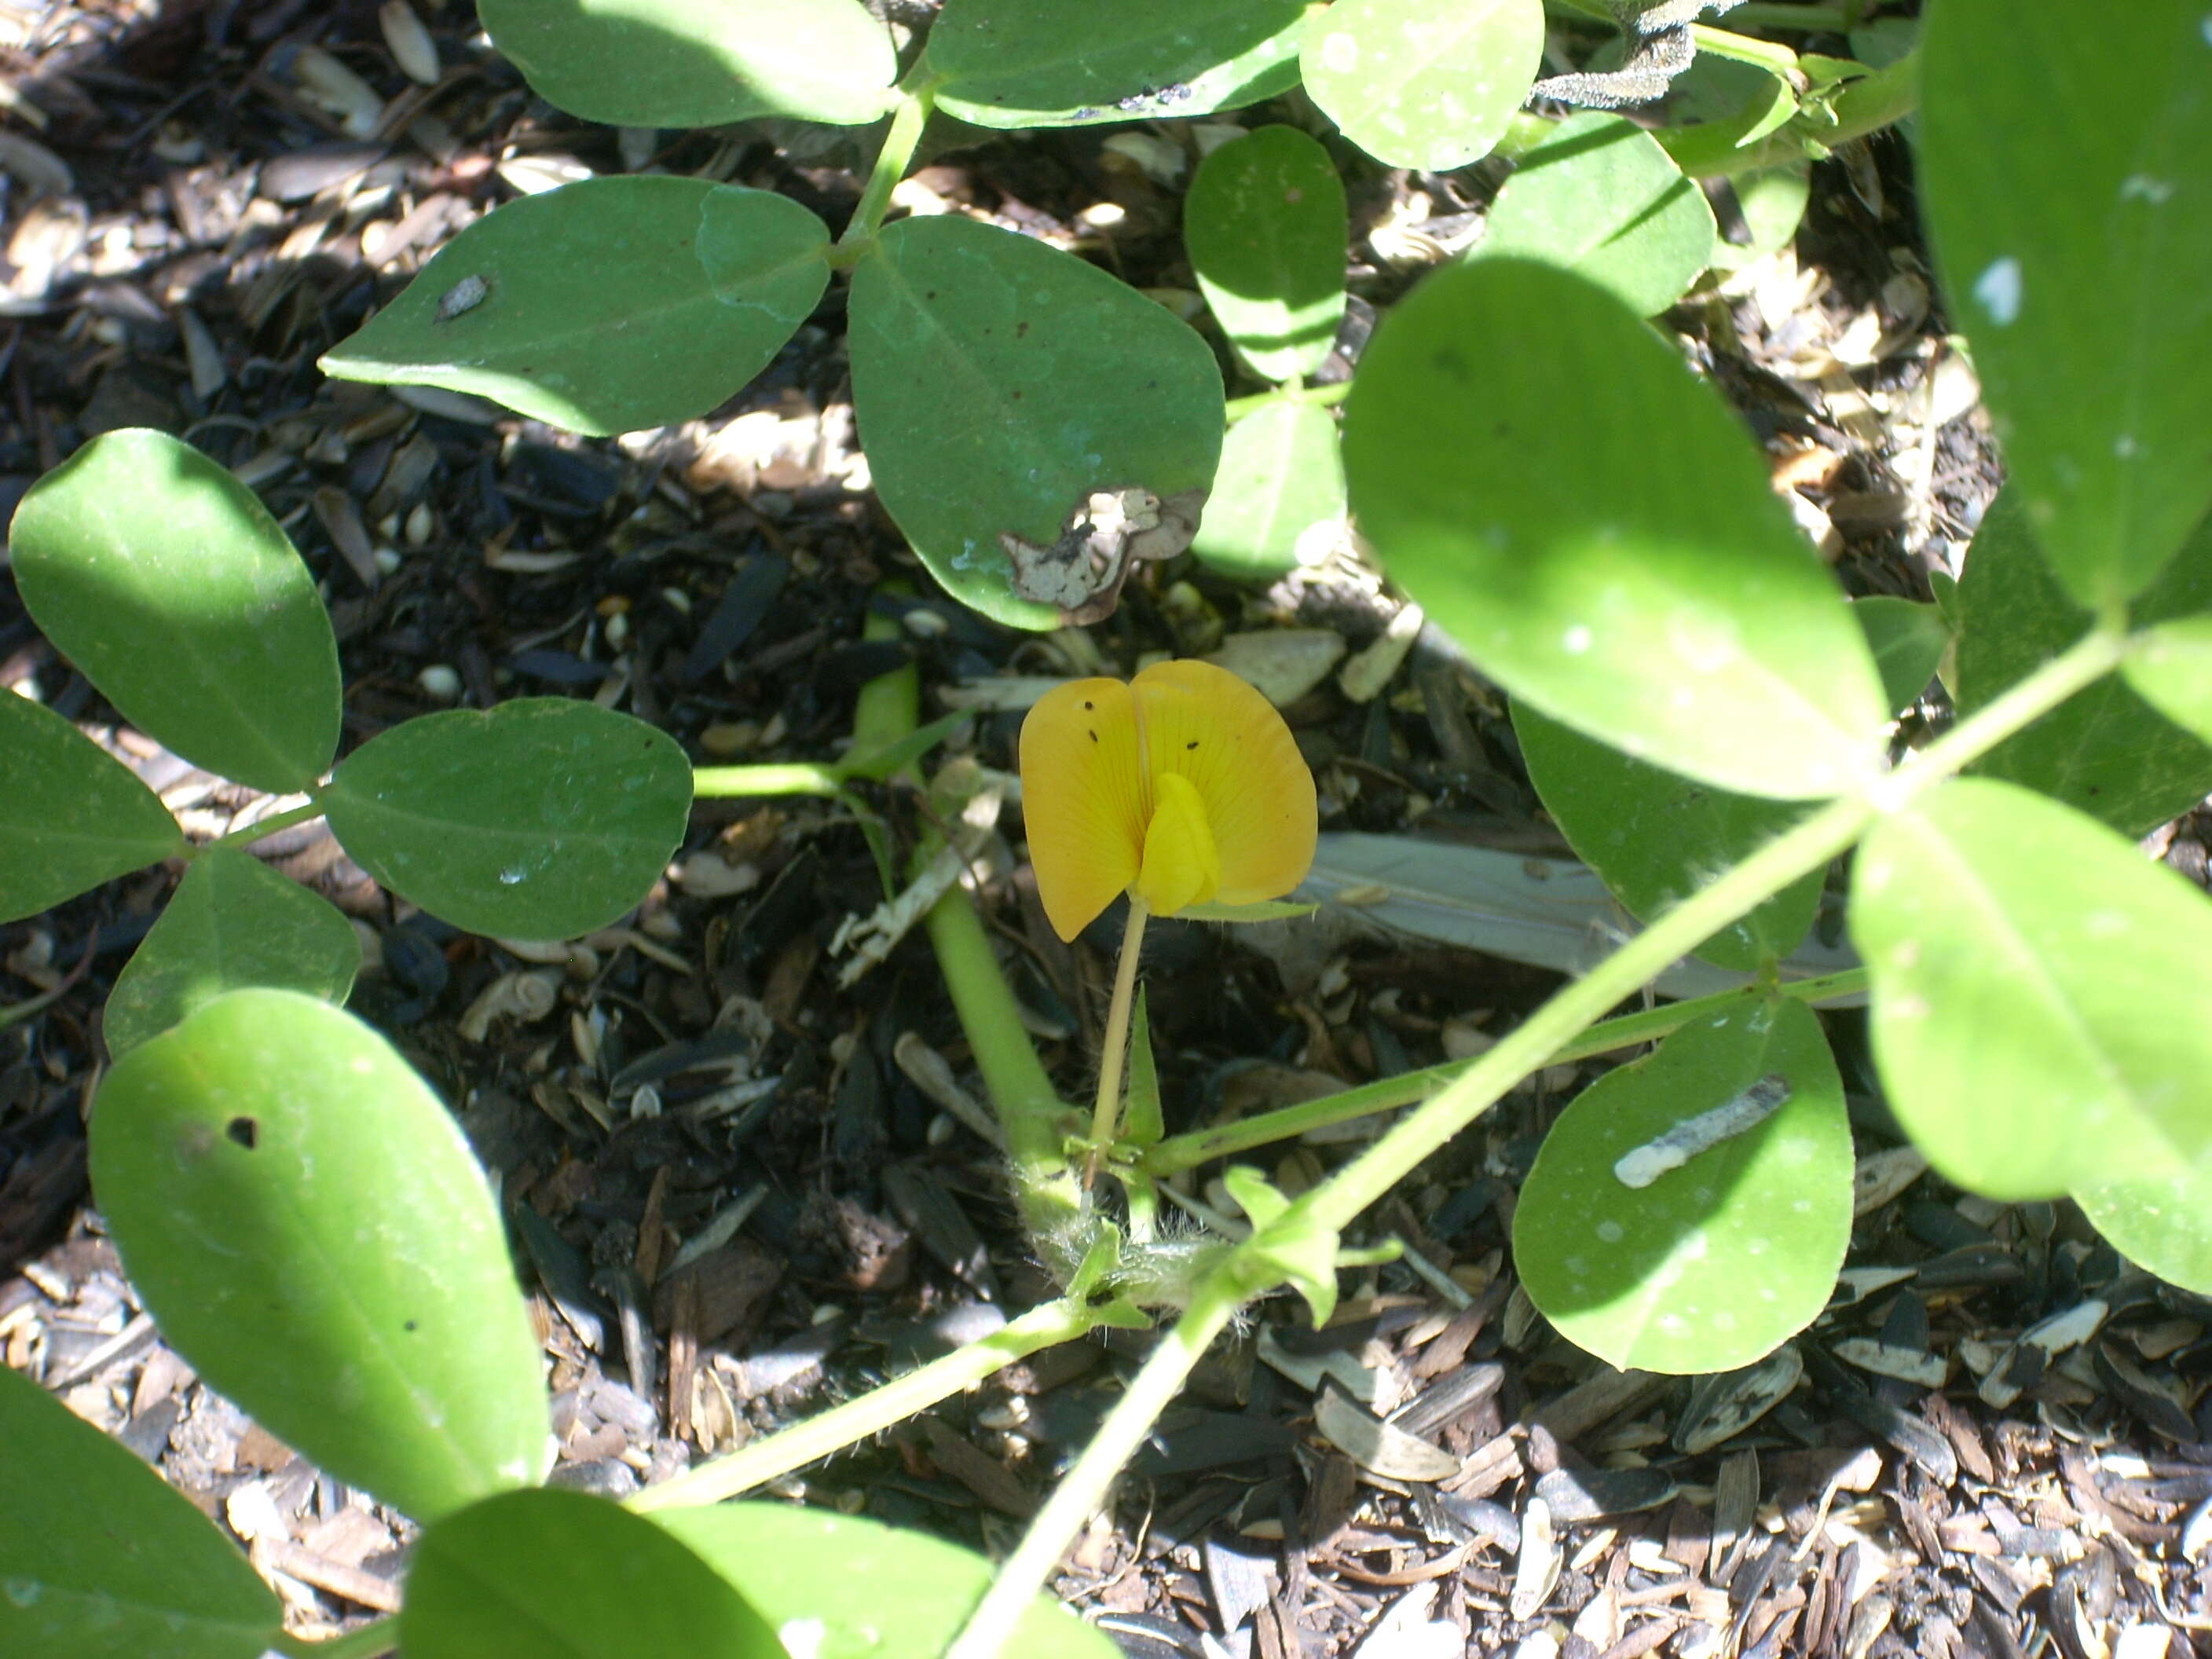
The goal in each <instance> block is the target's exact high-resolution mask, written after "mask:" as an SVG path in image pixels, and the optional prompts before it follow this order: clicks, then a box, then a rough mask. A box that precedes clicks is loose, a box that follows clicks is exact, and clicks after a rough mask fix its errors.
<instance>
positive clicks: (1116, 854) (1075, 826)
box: [1021, 679, 1150, 939]
mask: <svg viewBox="0 0 2212 1659" xmlns="http://www.w3.org/2000/svg"><path fill="white" fill-rule="evenodd" d="M1021 768H1022V817H1023V820H1024V823H1026V824H1027V826H1028V831H1029V842H1030V863H1031V864H1032V865H1034V866H1036V882H1037V896H1038V897H1039V898H1040V899H1042V901H1043V902H1044V913H1045V915H1046V917H1047V919H1048V920H1049V921H1051V923H1052V927H1053V931H1054V933H1058V934H1059V935H1060V938H1062V939H1073V938H1074V937H1075V936H1076V934H1078V933H1081V932H1082V931H1083V929H1084V928H1085V927H1087V926H1089V925H1090V923H1091V921H1092V920H1093V919H1094V918H1096V917H1097V915H1098V913H1099V912H1100V911H1102V910H1103V909H1104V908H1106V907H1107V906H1108V905H1109V904H1111V903H1112V902H1114V899H1115V896H1116V895H1117V894H1120V893H1121V892H1124V891H1126V890H1127V888H1128V887H1129V885H1130V884H1131V883H1133V882H1134V881H1135V880H1136V879H1137V872H1138V871H1139V868H1140V867H1141V866H1142V864H1143V860H1144V848H1145V823H1146V817H1148V815H1149V807H1150V803H1149V802H1148V800H1147V799H1146V788H1145V782H1144V777H1143V774H1142V771H1141V769H1140V768H1139V765H1138V759H1137V727H1136V720H1135V714H1134V705H1133V702H1132V699H1131V697H1130V695H1129V688H1128V687H1127V685H1125V684H1122V682H1121V681H1120V680H1109V679H1095V680H1070V681H1068V682H1067V683H1066V684H1064V685H1057V686H1054V688H1053V689H1052V690H1049V691H1048V692H1046V693H1045V694H1044V696H1042V697H1040V698H1038V699H1037V701H1036V706H1035V707H1034V708H1031V709H1030V712H1029V717H1028V718H1027V719H1026V720H1024V721H1023V722H1022V742H1021Z"/></svg>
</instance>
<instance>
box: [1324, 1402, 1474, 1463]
mask: <svg viewBox="0 0 2212 1659" xmlns="http://www.w3.org/2000/svg"><path fill="white" fill-rule="evenodd" d="M1314 1427H1315V1428H1316V1429H1318V1430H1319V1431H1321V1435H1322V1438H1323V1439H1324V1440H1326V1441H1328V1443H1329V1444H1331V1445H1332V1446H1334V1447H1335V1448H1336V1449H1338V1450H1339V1451H1341V1452H1343V1453H1344V1454H1345V1455H1346V1456H1348V1457H1350V1458H1351V1459H1352V1462H1355V1463H1357V1464H1358V1465H1359V1467H1360V1468H1363V1469H1365V1470H1366V1471H1367V1472H1368V1473H1369V1474H1379V1475H1382V1476H1383V1477H1384V1478H1385V1479H1388V1480H1443V1479H1445V1478H1446V1477H1448V1476H1450V1475H1455V1474H1458V1473H1459V1470H1460V1460H1459V1459H1458V1458H1456V1457H1454V1456H1453V1455H1451V1454H1450V1453H1449V1452H1448V1451H1446V1450H1444V1449H1443V1447H1441V1446H1439V1445H1437V1444H1436V1443H1435V1442H1433V1441H1430V1440H1424V1439H1422V1438H1421V1437H1420V1436H1419V1435H1417V1434H1409V1433H1407V1431H1405V1430H1403V1429H1401V1428H1399V1427H1397V1426H1396V1425H1395V1424H1390V1423H1385V1422H1383V1420H1382V1419H1379V1418H1377V1417H1376V1416H1375V1415H1374V1414H1373V1413H1370V1412H1367V1411H1364V1410H1363V1409H1361V1407H1359V1405H1358V1403H1357V1402H1356V1401H1353V1400H1352V1399H1351V1398H1350V1397H1349V1396H1348V1395H1346V1394H1344V1393H1343V1392H1342V1391H1341V1390H1340V1389H1334V1388H1324V1389H1322V1392H1321V1394H1320V1395H1319V1397H1318V1398H1316V1400H1315V1401H1314Z"/></svg>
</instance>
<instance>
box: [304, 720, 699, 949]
mask: <svg viewBox="0 0 2212 1659" xmlns="http://www.w3.org/2000/svg"><path fill="white" fill-rule="evenodd" d="M322 799H323V805H324V807H325V810H326V811H328V812H329V814H330V820H331V829H332V830H333V831H334V832H335V833H336V834H337V838H338V839H339V840H340V841H341V842H344V843H345V849H346V851H347V852H349V853H350V854H352V855H353V856H354V857H355V858H356V860H359V861H360V864H361V866H362V869H364V870H366V871H368V873H369V874H370V875H372V876H374V877H375V878H376V879H377V880H378V881H380V882H381V883H383V884H384V885H385V886H386V887H388V888H390V889H391V890H392V891H393V892H395V893H398V895H400V896H401V897H403V898H405V899H408V900H410V901H411V902H414V903H416V904H419V905H421V906H422V908H424V909H426V910H428V911H429V912H431V913H432V914H433V915H436V916H439V917H441V918H442V919H443V920H445V921H449V922H451V923H453V926H454V927H465V928H466V929H468V930H469V931H470V932H471V933H489V934H495V935H497V936H499V937H501V938H504V939H573V938H574V937H575V936H576V935H578V934H579V933H590V932H591V931H592V929H593V928H595V927H605V926H606V925H607V924H608V923H609V922H611V921H614V920H615V919H616V918H617V917H618V916H620V915H623V912H625V911H626V910H628V909H629V908H630V907H631V906H633V905H635V903H637V902H638V901H639V900H640V899H642V898H643V897H644V896H646V893H647V891H648V890H650V889H651V888H652V886H653V883H654V881H656V880H657V879H659V876H660V872H661V870H662V868H663V866H665V865H666V864H667V862H668V860H669V857H670V855H671V854H673V853H674V852H675V851H676V846H677V843H678V842H679V841H681V840H682V839H683V837H684V823H685V820H686V819H687V818H688V817H689V816H690V808H691V769H690V765H689V764H688V763H686V762H685V761H684V751H683V750H681V749H679V748H678V747H677V744H676V741H675V739H674V738H671V737H669V736H668V734H667V733H666V732H660V731H657V730H655V729H654V728H653V727H652V726H647V725H646V724H645V722H644V721H642V720H632V719H631V718H630V717H629V715H627V714H615V713H614V712H612V711H611V710H610V709H605V708H599V707H598V706H597V705H595V704H592V703H588V702H572V701H570V700H568V699H566V698H562V697H522V698H518V699H516V700H515V701H514V702H503V703H501V704H500V705H499V706H498V707H497V708H493V709H490V710H489V711H486V712H481V713H479V712H477V711H476V710H474V709H465V708H456V709H452V710H449V711H447V713H445V714H427V715H425V716H423V717H422V719H420V720H409V721H407V722H406V723H405V724H404V725H401V726H392V728H390V729H389V730H388V731H386V732H380V733H379V734H378V735H377V736H375V737H374V738H370V739H369V740H368V742H367V743H365V744H362V746H361V747H360V748H359V749H357V750H355V751H354V752H353V753H352V754H350V755H349V756H347V757H346V758H345V760H344V762H343V763H342V764H341V765H340V766H339V767H338V769H337V771H336V772H335V773H333V774H332V775H331V781H330V785H329V787H327V788H326V789H325V791H324V792H323V797H322Z"/></svg>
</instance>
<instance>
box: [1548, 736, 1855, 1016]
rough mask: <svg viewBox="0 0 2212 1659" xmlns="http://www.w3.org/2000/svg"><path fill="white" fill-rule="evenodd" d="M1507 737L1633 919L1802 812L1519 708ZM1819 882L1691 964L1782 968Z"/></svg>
mask: <svg viewBox="0 0 2212 1659" xmlns="http://www.w3.org/2000/svg"><path fill="white" fill-rule="evenodd" d="M1513 731H1514V735H1515V736H1516V737H1517V738H1520V740H1521V755H1522V759H1523V760H1525V761H1526V762H1527V763H1528V778H1529V781H1530V782H1532V783H1534V785H1535V786H1536V793H1537V794H1538V795H1540V796H1541V797H1542V799H1543V802H1544V806H1545V809H1546V810H1547V811H1549V812H1550V813H1551V815H1552V816H1553V817H1554V818H1556V819H1557V820H1558V821H1559V828H1560V829H1561V830H1562V831H1563V832H1564V833H1565V836H1566V838H1567V843H1568V845H1570V846H1571V847H1572V848H1574V849H1575V854H1576V855H1577V857H1578V858H1580V859H1581V860H1582V861H1583V863H1584V864H1587V865H1589V866H1590V868H1591V869H1593V870H1595V871H1596V872H1598V874H1599V875H1600V876H1601V878H1603V879H1604V881H1605V884H1606V886H1607V888H1609V889H1610V890H1612V892H1613V896H1615V897H1616V898H1618V899H1619V900H1620V902H1621V903H1622V904H1624V905H1626V907H1627V908H1628V910H1629V913H1630V914H1631V915H1634V916H1635V917H1636V918H1637V919H1638V920H1639V921H1652V920H1654V919H1655V918H1656V917H1657V916H1659V915H1662V914H1663V913H1664V912H1666V911H1668V910H1670V909H1672V908H1674V906H1675V905H1676V904H1678V903H1680V902H1681V901H1682V900H1684V899H1686V898H1687V897H1689V896H1690V895H1691V894H1692V893H1694V892H1695V891H1697V890H1698V889H1699V888H1700V887H1703V886H1705V884H1707V883H1708V882H1710V881H1711V880H1712V878H1714V877H1715V876H1717V875H1718V874H1720V873H1721V872H1723V870H1725V869H1727V868H1728V867H1729V866H1730V865H1732V864H1735V863H1736V862H1737V861H1738V860H1741V859H1743V858H1744V857H1746V856H1747V855H1748V854H1751V853H1753V852H1754V851H1756V850H1757V849H1758V848H1759V847H1761V846H1763V845H1765V843H1766V842H1769V841H1771V840H1772V839H1773V838H1774V837H1775V836H1778V835H1780V834H1781V833H1782V832H1783V831H1784V829H1789V828H1790V825H1791V824H1793V823H1796V821H1797V820H1798V819H1799V818H1801V817H1803V816H1804V810H1803V809H1802V807H1798V806H1793V805H1788V804H1786V803H1784V802H1781V801H1773V800H1765V799H1760V798H1759V797H1758V796H1755V795H1738V794H1733V793H1729V791H1727V790H1724V789H1715V788H1713V787H1711V786H1710V785H1707V784H1703V783H1699V782H1697V781H1695V780H1693V779H1690V778H1686V777H1682V776H1680V775H1679V774H1676V773H1673V772H1667V771H1662V770H1661V769H1659V768H1658V767H1656V766H1647V765H1645V764H1644V763H1643V762H1642V761H1638V760H1632V759H1631V758H1629V757H1627V756H1626V755H1624V754H1622V753H1621V752H1620V750H1618V749H1613V748H1610V747H1608V746H1607V745H1606V744H1601V743H1599V742H1597V741H1596V740H1595V739H1594V738H1586V737H1584V736H1583V735H1582V734H1581V733H1580V732H1577V731H1575V730H1574V729H1573V728H1572V727H1571V726H1562V725H1560V724H1559V722H1558V721H1557V720H1549V719H1547V718H1546V717H1545V716H1544V715H1542V714H1539V713H1537V712H1536V710H1534V708H1528V707H1527V706H1526V705H1516V707H1515V708H1514V710H1513ZM1825 873H1826V872H1822V871H1820V870H1814V871H1808V872H1807V873H1806V874H1804V875H1802V876H1800V877H1799V878H1797V879H1796V881H1793V882H1791V883H1790V885H1789V886H1787V887H1785V888H1784V889H1783V890H1781V891H1780V892H1778V893H1777V894H1775V895H1773V896H1771V897H1770V898H1768V899H1766V900H1765V901H1764V902H1761V903H1760V904H1759V906H1758V908H1755V909H1753V910H1752V911H1751V912H1749V913H1748V914H1747V915H1744V916H1743V917H1742V918H1741V919H1740V920H1739V921H1735V922H1732V923H1730V924H1729V926H1728V927H1725V928H1723V929H1722V930H1721V931H1720V932H1719V933H1716V934H1714V935H1713V936H1712V937H1711V939H1707V940H1706V941H1705V943H1704V944H1703V945H1699V947H1698V950H1697V952H1696V954H1697V955H1699V956H1700V957H1704V958H1705V960H1706V961H1707V962H1711V963H1718V964H1719V965H1720V966H1721V967H1723V968H1733V969H1738V970H1739V971H1741V972H1744V973H1752V972H1755V971H1757V970H1758V969H1760V968H1761V967H1763V966H1765V964H1766V963H1770V962H1779V961H1781V960H1782V959H1783V958H1784V957H1787V956H1789V954H1790V952H1791V951H1795V950H1796V948H1797V946H1798V945H1799V944H1800V943H1802V941H1803V939H1804V938H1805V932H1806V930H1807V929H1808V927H1811V926H1812V925H1813V913H1814V911H1815V910H1816V909H1818V908H1820V886H1821V880H1822V877H1823V876H1824V874H1825Z"/></svg>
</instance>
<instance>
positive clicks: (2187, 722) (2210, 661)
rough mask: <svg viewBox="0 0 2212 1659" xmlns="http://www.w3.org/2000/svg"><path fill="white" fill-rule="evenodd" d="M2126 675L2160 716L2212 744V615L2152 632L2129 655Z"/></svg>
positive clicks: (2161, 626) (2129, 681) (2198, 617)
mask: <svg viewBox="0 0 2212 1659" xmlns="http://www.w3.org/2000/svg"><path fill="white" fill-rule="evenodd" d="M2124 671H2125V673H2126V675H2127V680H2128V684H2130V685H2131V686H2133V687H2134V688H2135V690H2136V692H2137V693H2138V694H2139V695H2140V696H2142V698H2143V700H2144V701H2145V702H2148V703H2149V704H2150V705H2151V706H2152V707H2153V708H2156V709H2157V710H2158V712H2159V713H2160V714H2163V715H2165V716H2166V719H2168V720H2172V722H2173V723H2174V724H2175V725H2176V726H2182V727H2185V729H2187V730H2188V731H2189V732H2192V733H2193V734H2195V735H2196V736H2197V737H2198V738H2202V739H2203V741H2205V742H2207V743H2212V616H2196V617H2182V618H2181V619H2180V620H2179V621H2178V622H2170V623H2163V624H2161V625H2160V626H2159V627H2157V628H2154V629H2151V630H2150V631H2149V632H2148V635H2145V636H2144V638H2143V640H2142V643H2141V644H2139V645H2138V646H2136V647H2135V649H2134V650H2133V651H2132V652H2131V653H2130V654H2129V657H2128V661H2127V664H2126V667H2125V670H2124Z"/></svg>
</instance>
